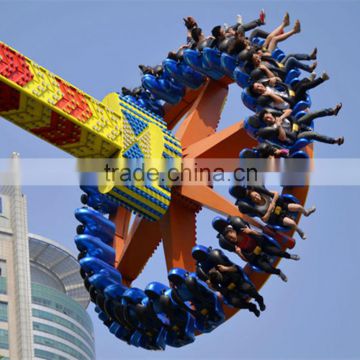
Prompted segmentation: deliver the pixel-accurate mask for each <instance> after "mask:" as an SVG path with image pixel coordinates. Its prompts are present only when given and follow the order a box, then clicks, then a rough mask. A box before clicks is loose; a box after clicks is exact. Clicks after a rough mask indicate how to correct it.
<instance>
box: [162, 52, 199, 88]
mask: <svg viewBox="0 0 360 360" xmlns="http://www.w3.org/2000/svg"><path fill="white" fill-rule="evenodd" d="M163 67H164V70H165V72H166V73H167V74H168V75H169V76H170V77H172V78H173V79H175V80H176V81H177V82H178V83H180V84H182V85H184V86H187V87H189V88H191V89H198V88H199V87H200V86H201V85H203V84H204V82H205V76H204V75H202V74H200V73H199V72H197V71H195V70H193V69H192V68H191V67H190V66H189V65H187V64H186V63H185V62H180V63H179V62H177V61H175V60H171V59H165V60H164V61H163Z"/></svg>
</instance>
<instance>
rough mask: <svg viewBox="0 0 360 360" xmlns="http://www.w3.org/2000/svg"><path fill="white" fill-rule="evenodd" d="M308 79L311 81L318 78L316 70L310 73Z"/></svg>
mask: <svg viewBox="0 0 360 360" xmlns="http://www.w3.org/2000/svg"><path fill="white" fill-rule="evenodd" d="M308 79H309V80H310V81H314V80H315V79H316V72H315V71H314V72H312V73H311V74H310V76H309V77H308Z"/></svg>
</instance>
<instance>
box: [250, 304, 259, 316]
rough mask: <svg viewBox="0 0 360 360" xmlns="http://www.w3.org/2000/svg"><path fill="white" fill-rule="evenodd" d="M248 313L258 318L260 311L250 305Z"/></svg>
mask: <svg viewBox="0 0 360 360" xmlns="http://www.w3.org/2000/svg"><path fill="white" fill-rule="evenodd" d="M249 311H250V312H252V313H253V314H254V315H255V316H256V317H259V316H260V311H259V309H258V308H257V307H256V305H255V304H253V303H250V307H249Z"/></svg>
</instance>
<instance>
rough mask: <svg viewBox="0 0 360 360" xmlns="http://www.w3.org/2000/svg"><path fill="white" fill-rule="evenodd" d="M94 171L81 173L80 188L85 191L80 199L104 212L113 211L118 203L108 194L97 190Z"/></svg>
mask: <svg viewBox="0 0 360 360" xmlns="http://www.w3.org/2000/svg"><path fill="white" fill-rule="evenodd" d="M96 184H98V180H97V174H96V173H81V175H80V189H81V190H82V191H84V192H85V194H86V195H85V194H83V196H82V197H81V201H82V202H83V203H84V204H86V205H88V206H91V207H92V208H94V209H95V210H98V211H100V212H102V213H104V214H112V213H115V212H116V210H117V208H118V206H119V204H118V203H117V202H116V201H115V200H113V199H112V198H111V197H109V196H105V195H104V194H101V193H100V192H99V191H98V187H97V185H96Z"/></svg>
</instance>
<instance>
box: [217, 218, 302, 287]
mask: <svg viewBox="0 0 360 360" xmlns="http://www.w3.org/2000/svg"><path fill="white" fill-rule="evenodd" d="M213 226H214V228H215V230H217V231H218V233H219V234H218V237H219V244H220V246H221V247H222V248H224V249H226V250H228V251H231V252H234V253H236V254H237V255H238V256H239V257H240V258H241V259H242V260H244V261H245V262H248V263H249V264H251V265H253V266H256V267H257V268H259V269H260V270H262V271H264V272H266V273H269V274H275V275H278V276H279V277H280V278H281V279H282V280H283V281H285V282H286V281H287V277H286V275H285V274H284V273H283V272H282V271H281V270H280V269H278V268H275V267H274V266H273V265H272V261H271V257H272V256H276V257H282V258H285V259H291V260H300V257H299V256H298V255H295V254H289V253H288V252H286V251H283V250H281V249H280V248H278V247H277V246H276V245H274V244H273V243H272V242H270V241H269V239H268V238H267V237H266V236H265V235H263V234H262V233H260V232H257V231H255V230H253V229H251V228H250V226H249V224H248V223H246V222H245V221H244V220H242V219H241V218H240V217H237V216H230V217H229V219H228V221H227V222H224V221H219V222H215V224H213Z"/></svg>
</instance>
